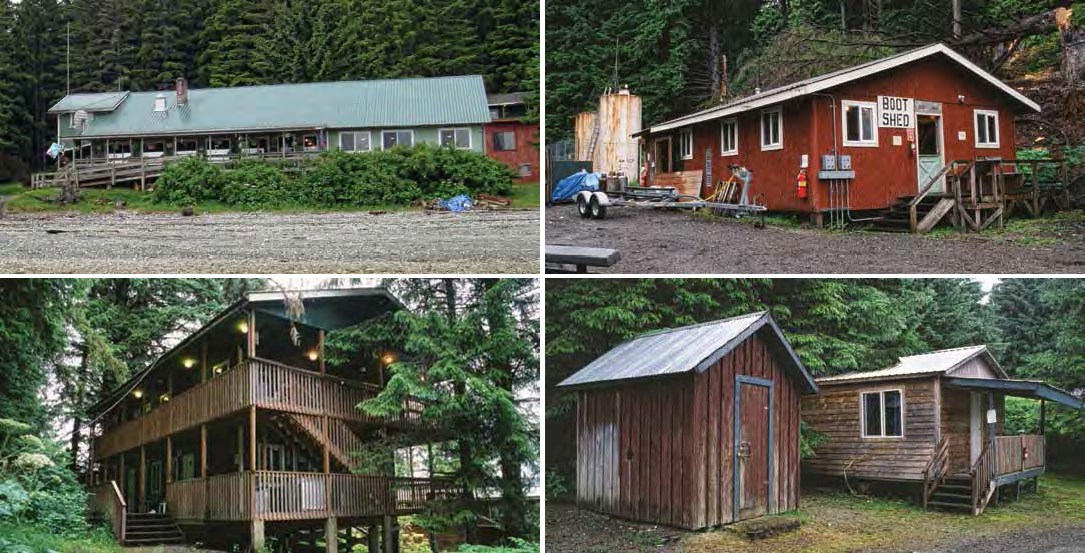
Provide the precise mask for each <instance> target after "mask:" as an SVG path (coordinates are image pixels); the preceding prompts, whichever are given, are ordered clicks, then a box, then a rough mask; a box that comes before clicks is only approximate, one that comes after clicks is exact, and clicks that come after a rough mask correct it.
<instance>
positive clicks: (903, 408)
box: [802, 345, 1083, 514]
mask: <svg viewBox="0 0 1085 553" xmlns="http://www.w3.org/2000/svg"><path fill="white" fill-rule="evenodd" d="M817 383H818V385H819V386H820V387H821V390H822V392H821V395H819V396H817V397H809V398H804V399H803V401H802V419H803V420H804V421H806V422H807V423H808V424H809V425H810V426H811V427H812V428H813V429H814V430H816V431H818V432H821V433H822V434H824V435H825V436H826V438H827V441H826V442H825V443H824V444H822V445H820V446H818V447H817V448H816V449H815V453H816V454H815V456H814V457H812V458H808V459H806V460H804V461H803V470H804V471H805V472H807V473H809V474H810V475H812V476H814V475H816V476H822V477H847V479H848V480H849V481H850V482H854V481H863V480H866V481H876V482H891V483H902V484H905V485H909V484H910V485H914V489H915V492H916V495H917V497H921V501H922V503H923V505H924V506H937V507H944V508H957V509H962V510H965V511H968V512H972V513H973V514H979V513H981V512H983V510H984V508H985V507H986V506H987V504H988V502H989V501H990V499H991V497H992V496H993V495H994V494H995V492H996V490H997V489H998V488H999V487H1000V486H1004V485H1007V484H1015V483H1019V482H1022V481H1026V480H1028V479H1033V478H1036V477H1038V476H1039V475H1040V474H1043V472H1044V469H1045V466H1046V463H1045V447H1044V446H1045V442H1044V423H1045V418H1046V417H1045V414H1046V402H1047V401H1054V402H1056V403H1059V404H1062V405H1066V406H1070V407H1073V408H1082V407H1083V403H1082V399H1080V398H1076V397H1074V396H1072V395H1070V394H1069V393H1067V392H1064V391H1062V390H1059V389H1058V388H1054V387H1052V386H1049V385H1047V384H1044V383H1043V382H1035V381H1026V380H1011V379H1009V378H1008V377H1007V376H1006V373H1005V371H1003V370H1002V368H1001V367H1000V366H999V364H998V362H997V361H996V360H995V358H994V357H993V356H992V355H991V352H990V351H988V349H987V347H986V346H982V345H981V346H970V347H964V348H955V349H947V350H941V351H934V352H931V353H925V354H922V355H911V356H907V357H902V358H900V361H899V362H898V363H897V364H896V365H894V366H892V367H889V368H885V369H881V370H876V371H870V372H855V373H849V374H844V375H839V376H831V377H825V378H819V379H817ZM1006 396H1018V397H1026V398H1033V399H1037V400H1039V401H1040V427H1039V428H1038V429H1037V430H1036V433H1035V434H1019V435H1011V436H1007V435H1004V433H1003V426H1002V421H1003V414H1004V412H1003V407H1004V403H1005V397H1006Z"/></svg>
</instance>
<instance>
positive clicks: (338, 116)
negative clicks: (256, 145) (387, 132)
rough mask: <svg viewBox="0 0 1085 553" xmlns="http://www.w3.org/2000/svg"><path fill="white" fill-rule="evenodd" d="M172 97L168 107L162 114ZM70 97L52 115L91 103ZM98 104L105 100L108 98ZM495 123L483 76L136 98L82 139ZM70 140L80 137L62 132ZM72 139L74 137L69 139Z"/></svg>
mask: <svg viewBox="0 0 1085 553" xmlns="http://www.w3.org/2000/svg"><path fill="white" fill-rule="evenodd" d="M159 95H162V96H165V98H166V105H167V109H166V111H165V112H155V111H154V102H155V98H156V97H157V96H159ZM75 96H80V97H83V96H101V95H85V94H79V95H70V96H67V97H65V98H64V99H62V100H61V101H59V102H57V104H56V105H54V106H53V107H52V108H51V109H50V112H54V113H63V112H67V111H73V110H75V109H87V108H85V107H80V106H82V105H84V104H85V103H86V100H81V99H80V98H75ZM98 100H101V99H100V98H99V99H98ZM489 122H490V112H489V109H488V107H487V104H486V89H485V86H484V85H483V82H482V77H481V76H478V75H468V76H458V77H437V78H419V79H396V80H375V81H343V82H331V83H304V84H280V85H264V86H244V87H232V88H205V89H190V90H189V91H188V103H187V104H186V105H184V106H177V96H176V94H175V93H174V92H173V91H172V90H169V91H159V92H133V93H129V94H128V96H127V97H126V98H124V99H123V101H122V102H121V103H120V106H119V107H117V109H116V110H115V111H112V112H109V113H96V114H95V115H94V118H93V119H92V120H91V121H90V122H89V123H88V124H87V126H86V128H85V129H83V132H82V133H80V134H79V135H78V136H83V137H106V136H132V135H161V134H182V133H203V132H242V131H251V130H273V129H313V128H361V127H371V128H395V127H423V126H440V125H480V124H483V123H489ZM62 130H66V131H69V132H65V133H63V134H65V135H66V136H71V135H75V131H74V130H71V129H62ZM69 133H71V134H69Z"/></svg>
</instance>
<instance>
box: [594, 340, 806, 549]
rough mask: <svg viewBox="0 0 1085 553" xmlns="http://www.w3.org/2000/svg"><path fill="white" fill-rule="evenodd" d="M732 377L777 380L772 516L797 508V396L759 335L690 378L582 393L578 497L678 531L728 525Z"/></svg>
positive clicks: (730, 511)
mask: <svg viewBox="0 0 1085 553" xmlns="http://www.w3.org/2000/svg"><path fill="white" fill-rule="evenodd" d="M735 374H743V375H750V376H758V377H761V378H766V379H769V380H772V381H773V382H775V383H776V385H775V386H774V388H773V390H774V393H775V396H774V398H773V413H772V416H773V425H774V434H773V447H774V452H773V459H774V465H773V467H772V469H771V470H772V471H773V480H774V482H775V485H774V491H775V494H774V495H773V497H771V498H770V501H769V506H768V508H769V512H780V511H786V510H790V509H794V508H797V507H798V504H799V492H798V490H799V451H798V445H799V418H798V413H799V392H798V390H796V388H795V387H794V385H793V384H792V382H791V381H790V379H789V378H787V377H786V375H785V374H784V372H783V369H782V365H781V364H780V363H779V362H778V361H777V357H776V355H775V354H774V353H773V352H772V349H771V348H769V347H768V345H767V344H766V343H765V342H764V341H763V340H762V339H760V338H759V337H758V336H754V337H753V338H751V339H749V340H747V341H746V342H744V343H743V344H741V345H740V346H739V347H738V348H736V349H735V351H733V352H732V353H730V354H728V355H727V356H725V357H724V358H722V359H721V360H720V361H719V362H717V363H716V364H715V365H713V366H712V367H711V368H709V370H707V371H705V372H704V373H701V374H698V375H696V376H683V377H679V378H672V379H667V380H657V381H653V382H651V383H647V384H639V385H631V386H630V385H627V386H622V387H618V388H611V389H605V390H593V391H585V392H580V393H579V395H578V403H577V500H578V502H579V503H580V504H581V505H582V506H585V507H588V508H591V509H594V510H597V511H601V512H604V513H608V514H612V515H616V516H621V517H625V518H630V519H635V520H643V521H649V522H656V523H659V524H666V525H671V526H680V527H684V528H703V527H706V526H715V525H719V524H727V523H730V522H733V520H734V514H733V503H732V487H733V484H732V482H733V470H734V464H733V454H734V452H733V449H734V448H733V434H732V428H733V418H734V417H733V408H734V407H733V405H734V378H735Z"/></svg>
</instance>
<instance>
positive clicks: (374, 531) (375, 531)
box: [366, 524, 381, 553]
mask: <svg viewBox="0 0 1085 553" xmlns="http://www.w3.org/2000/svg"><path fill="white" fill-rule="evenodd" d="M366 538H368V541H369V553H381V535H380V527H379V526H377V525H376V524H373V525H370V526H369V531H368V532H366Z"/></svg>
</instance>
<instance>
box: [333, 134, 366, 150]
mask: <svg viewBox="0 0 1085 553" xmlns="http://www.w3.org/2000/svg"><path fill="white" fill-rule="evenodd" d="M369 139H370V134H369V131H359V132H341V133H339V149H340V150H343V151H344V152H368V151H370V150H371V149H373V148H372V146H370V144H369Z"/></svg>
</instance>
